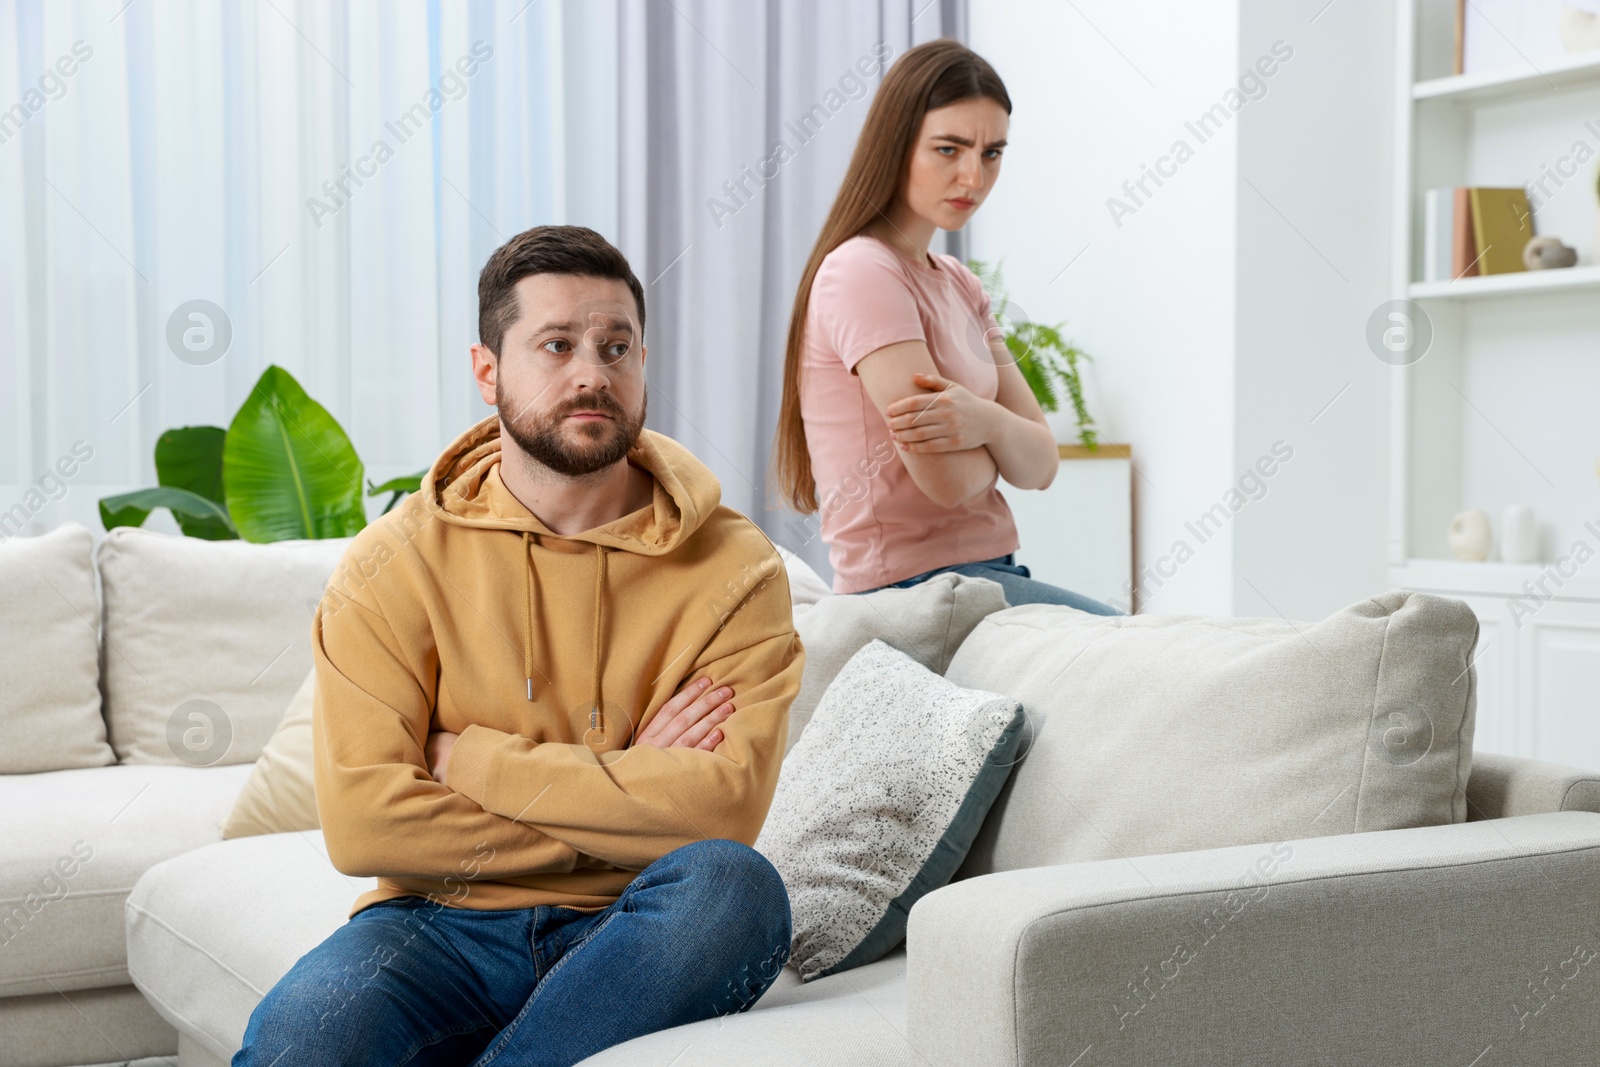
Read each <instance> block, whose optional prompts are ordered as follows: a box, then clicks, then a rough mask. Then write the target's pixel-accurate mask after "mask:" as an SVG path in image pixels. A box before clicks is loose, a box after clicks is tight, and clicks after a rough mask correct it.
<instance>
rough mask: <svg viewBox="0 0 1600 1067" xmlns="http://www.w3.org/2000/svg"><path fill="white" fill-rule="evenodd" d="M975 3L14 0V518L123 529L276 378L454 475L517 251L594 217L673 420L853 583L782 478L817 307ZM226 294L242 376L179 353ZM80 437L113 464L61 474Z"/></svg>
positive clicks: (6, 136) (4, 522)
mask: <svg viewBox="0 0 1600 1067" xmlns="http://www.w3.org/2000/svg"><path fill="white" fill-rule="evenodd" d="M965 12H966V0H764V2H763V0H464V2H458V3H457V2H450V0H415V2H412V0H404V2H402V0H227V2H221V0H160V2H156V0H48V2H45V0H0V423H3V427H4V428H3V429H0V537H4V536H9V535H10V534H13V533H17V532H37V531H42V530H45V529H48V528H50V527H52V526H54V525H55V524H56V523H58V522H60V521H63V520H65V519H75V520H77V521H80V522H82V523H84V525H86V526H88V527H89V528H90V529H92V530H95V531H97V532H98V531H99V529H100V526H99V518H98V512H97V510H96V502H97V500H98V499H99V498H100V497H101V496H104V495H108V494H110V493H115V492H120V491H123V490H127V489H132V488H137V487H139V486H143V485H151V484H154V481H155V471H154V464H153V461H152V451H153V448H154V444H155V440H156V438H157V437H158V436H159V435H160V434H161V433H162V432H163V431H164V430H166V429H168V428H171V427H176V426H186V425H195V424H213V425H223V426H225V425H226V424H227V422H228V420H229V419H231V417H232V415H233V413H234V411H236V410H237V408H238V406H239V404H240V403H241V402H242V401H243V400H244V398H245V396H246V395H247V393H248V391H249V389H250V387H251V385H252V384H254V382H255V380H256V379H257V377H259V375H260V374H261V372H262V370H263V369H265V368H266V366H267V365H268V364H272V363H277V364H279V365H281V366H283V367H285V368H286V369H288V370H289V371H290V372H291V373H292V374H294V375H295V377H296V378H297V379H299V381H300V382H301V384H302V385H304V386H305V388H306V390H307V391H308V392H309V393H310V394H311V395H312V396H313V397H314V398H316V399H317V400H318V401H320V402H321V403H322V404H323V405H325V406H326V407H327V408H328V409H329V410H330V411H331V412H332V413H333V415H334V416H335V417H336V418H337V419H338V420H339V421H340V423H341V424H342V425H343V426H344V428H345V430H346V432H348V433H349V435H350V437H351V440H352V441H353V442H354V444H355V447H356V450H357V452H358V453H359V454H360V456H361V458H362V460H363V461H364V462H365V464H366V466H367V473H368V476H369V477H370V478H372V479H373V480H375V481H378V482H381V481H383V480H385V479H387V478H389V477H392V476H394V475H397V474H402V473H408V472H410V471H414V470H417V469H419V468H421V467H422V466H424V465H426V464H427V463H428V462H430V461H431V460H432V459H433V458H434V457H435V456H436V455H437V454H438V452H439V450H440V449H441V448H442V447H443V446H444V445H445V444H446V443H447V442H448V441H449V440H450V439H451V438H452V437H454V436H455V435H456V434H457V433H459V432H460V431H461V430H462V429H464V428H465V427H466V426H467V425H469V424H470V423H471V422H473V421H474V420H476V419H478V418H481V417H483V415H485V414H487V413H488V411H489V409H488V408H487V407H486V406H485V405H484V404H483V403H482V401H481V400H480V399H479V398H478V396H477V393H476V390H475V389H474V387H473V386H472V382H471V378H470V375H469V373H468V367H469V356H468V352H467V348H468V346H469V345H470V344H471V343H472V342H473V341H474V340H476V338H477V321H476V320H477V273H478V270H479V269H480V268H481V267H482V265H483V262H484V260H485V259H486V258H487V257H488V255H489V253H490V252H491V251H493V250H494V248H496V247H497V246H498V245H500V244H501V243H502V242H503V241H505V240H506V239H507V238H508V237H510V236H511V235H513V234H515V233H518V232H519V231H521V230H524V229H526V228H528V227H530V226H534V225H538V224H540V223H549V222H572V223H581V224H583V225H588V226H593V227H594V228H595V229H597V230H599V231H600V232H601V233H603V234H605V235H606V236H607V237H609V238H610V239H611V240H612V241H613V242H615V243H616V244H617V245H618V246H619V247H621V248H622V249H623V251H624V252H625V253H626V254H627V255H628V257H629V259H630V261H631V262H632V264H633V267H634V270H635V272H636V273H637V274H638V275H639V277H640V279H641V280H642V281H643V282H644V284H645V286H646V291H647V299H648V302H649V323H648V328H647V337H646V341H647V343H648V344H649V346H650V359H649V361H648V363H647V373H648V377H649V380H650V388H651V405H650V415H649V423H648V424H649V426H650V427H651V428H652V429H655V430H659V431H660V432H662V433H666V434H668V435H670V436H672V437H674V438H676V439H678V440H680V441H682V442H683V443H684V444H686V445H687V446H688V447H689V448H690V449H692V450H693V451H694V452H695V453H696V454H697V455H699V456H700V457H701V458H702V459H704V460H705V462H706V463H707V464H708V465H709V466H711V468H712V469H713V470H714V471H715V472H716V474H717V476H718V478H719V479H720V480H721V482H722V488H723V500H724V502H725V503H727V504H729V505H730V506H732V507H735V508H738V509H739V510H741V511H743V512H745V513H746V514H748V515H750V516H751V517H752V518H754V519H755V520H756V521H757V522H759V523H761V525H762V526H763V528H765V529H766V530H767V532H768V534H769V536H771V537H772V538H773V540H775V541H777V542H779V543H780V544H784V545H787V546H790V547H794V548H795V549H797V550H798V551H800V552H801V554H802V555H803V556H805V558H807V559H808V560H809V561H810V562H812V564H813V565H814V566H816V567H817V568H818V569H819V570H820V571H821V572H822V573H823V574H824V576H827V575H828V574H830V573H831V571H830V569H829V568H828V566H827V563H826V559H827V552H826V546H825V545H823V544H822V543H821V541H820V539H819V538H817V536H816V529H817V526H816V522H815V517H814V516H813V517H810V519H809V520H805V519H802V518H800V517H796V516H794V515H793V513H790V512H786V511H784V510H782V509H781V508H778V507H777V506H776V501H777V499H778V494H777V492H776V487H771V488H770V489H769V487H768V486H767V484H766V472H767V469H768V456H769V454H770V448H771V444H772V438H773V430H774V427H775V425H776V415H777V410H778V400H779V396H780V390H781V384H782V383H781V374H782V369H783V342H784V336H785V331H786V330H787V326H788V315H789V309H790V306H791V303H792V301H793V299H794V289H795V286H796V284H797V283H798V280H799V275H800V272H801V270H802V268H803V266H804V263H805V259H806V256H807V255H808V254H809V252H810V249H811V245H812V243H813V242H814V241H815V239H816V235H817V232H818V230H819V229H820V227H821V224H822V220H823V217H824V215H825V214H826V212H827V209H828V206H829V204H830V203H831V201H832V198H833V196H834V193H835V191H836V190H837V188H838V186H839V183H840V181H841V179H842V176H843V173H844V168H845V164H846V162H847V160H848V158H849V154H850V152H851V150H852V147H853V145H854V142H855V138H856V135H857V133H858V131H859V130H860V126H861V122H862V120H863V119H864V117H865V115H866V110H867V106H868V102H869V100H870V97H871V93H872V92H873V91H875V89H876V86H877V83H878V81H879V80H880V79H881V76H882V75H881V70H882V68H883V65H884V63H883V61H884V60H887V61H888V62H892V61H893V59H894V58H896V57H898V56H899V55H900V54H901V53H903V52H904V51H905V50H906V49H907V48H909V47H910V46H912V45H913V44H917V43H920V42H922V41H925V40H930V39H933V38H935V37H941V36H954V37H958V38H960V37H963V36H964V35H965ZM80 42H81V43H80ZM85 53H87V58H83V59H79V58H78V57H79V56H80V55H82V54H85ZM865 68H871V69H872V70H873V73H872V74H870V75H869V76H867V77H862V75H861V73H860V71H861V70H862V69H865ZM69 69H70V71H71V72H70V73H64V72H65V71H67V70H69ZM469 72H470V73H469ZM430 94H436V95H433V96H431V97H430ZM13 105H15V106H13ZM5 109H10V110H9V111H7V110H5ZM808 115H809V116H810V118H809V120H808V121H805V122H803V120H805V118H806V116H808ZM802 125H803V126H804V130H803V131H802V130H801V129H800V128H801V126H802ZM779 140H782V141H784V142H785V143H786V145H787V146H788V149H789V154H788V155H787V156H786V158H783V160H782V162H781V165H778V166H777V167H776V171H775V173H774V172H773V166H772V165H771V164H770V163H767V164H766V169H767V170H768V172H769V173H772V174H773V176H772V177H770V178H769V179H767V180H765V181H763V182H759V183H758V182H755V181H752V180H751V179H750V178H749V176H748V175H749V174H750V172H751V171H753V170H755V169H757V168H758V167H761V166H762V165H763V163H764V161H769V160H771V159H772V158H773V152H774V147H775V143H776V142H777V141H779ZM380 145H381V148H380ZM730 183H731V184H730ZM741 185H742V186H743V188H742V190H739V187H740V186H741ZM730 189H734V190H739V191H736V192H730ZM718 204H720V205H721V206H720V207H718V206H717V205H718ZM730 209H731V210H730ZM950 250H951V251H959V246H951V247H950ZM197 300H203V301H208V302H210V303H211V304H214V305H216V306H217V307H219V308H221V309H222V311H223V313H224V314H225V316H226V322H227V324H228V325H229V326H230V327H231V334H232V336H231V341H230V344H229V347H228V349H227V352H226V354H225V355H223V356H222V357H221V358H218V359H215V360H213V361H210V362H206V361H204V359H195V358H191V359H190V360H188V361H186V360H185V359H183V358H180V357H179V355H178V354H177V351H176V349H175V346H174V345H173V344H171V343H170V342H169V339H168V332H169V323H170V322H171V321H172V320H173V318H174V315H175V313H178V312H181V311H182V310H183V309H184V306H185V305H186V304H188V303H189V302H191V301H197ZM178 317H179V318H180V319H182V320H183V321H182V322H180V323H179V327H180V331H181V328H182V326H183V325H185V324H186V323H188V322H189V321H191V320H188V319H186V318H184V316H183V315H182V314H180V315H178ZM178 347H182V346H178ZM213 351H214V350H213ZM77 442H83V443H84V446H86V447H87V448H89V449H92V452H93V458H92V459H90V460H89V461H88V462H86V463H83V464H82V465H81V466H79V467H77V469H76V470H75V471H74V473H73V474H72V475H71V476H70V477H63V476H62V475H61V474H60V473H59V471H60V469H61V468H59V467H58V466H57V464H58V461H60V460H61V459H62V457H69V456H71V454H72V449H73V447H74V445H75V443H77ZM80 455H81V450H80ZM69 466H71V464H69ZM769 503H771V504H772V505H773V506H771V507H769V506H768V505H769ZM375 508H376V502H375V504H374V510H375ZM150 523H151V524H152V525H159V526H161V527H162V528H166V529H175V527H173V526H172V524H171V522H170V520H169V519H168V518H167V516H166V514H165V513H164V512H158V513H157V514H156V515H154V516H152V517H151V519H150ZM19 524H20V525H22V529H21V530H20V531H19V528H18V527H19ZM29 527H31V529H30V528H29Z"/></svg>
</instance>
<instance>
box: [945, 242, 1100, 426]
mask: <svg viewBox="0 0 1600 1067" xmlns="http://www.w3.org/2000/svg"><path fill="white" fill-rule="evenodd" d="M1004 262H1005V261H1004V260H1002V261H1001V263H997V264H995V265H994V266H993V267H990V266H989V265H988V264H987V263H985V262H984V261H983V260H979V259H969V260H967V267H968V268H969V269H971V271H972V273H973V274H976V275H977V276H978V281H980V282H982V283H983V290H984V292H986V293H988V294H989V303H990V305H991V307H992V309H993V311H994V315H995V318H996V319H998V320H999V322H1000V327H1001V329H1003V330H1004V331H1005V342H1006V349H1007V350H1008V351H1010V353H1011V357H1012V358H1013V359H1014V360H1016V363H1017V369H1018V370H1019V371H1021V372H1022V377H1023V380H1024V381H1026V382H1027V383H1028V388H1029V389H1032V390H1033V395H1034V397H1035V398H1036V399H1037V400H1038V401H1039V406H1040V407H1041V408H1043V409H1044V410H1045V411H1058V410H1060V406H1061V403H1060V394H1059V393H1058V391H1057V385H1058V384H1059V386H1060V387H1061V388H1062V389H1064V390H1065V392H1066V395H1067V399H1068V400H1070V401H1071V402H1072V411H1073V414H1075V415H1076V416H1077V419H1078V440H1080V441H1082V442H1083V444H1084V446H1085V447H1086V448H1088V449H1089V450H1090V451H1091V452H1092V451H1096V450H1098V449H1099V447H1100V445H1099V437H1100V432H1099V431H1098V430H1096V429H1095V428H1094V419H1093V417H1091V416H1090V414H1089V409H1088V407H1087V406H1086V405H1085V404H1084V400H1083V378H1082V376H1081V375H1080V373H1079V370H1078V361H1079V360H1080V359H1087V360H1093V358H1094V357H1093V356H1091V355H1089V353H1087V352H1085V351H1084V350H1083V349H1081V348H1079V347H1078V346H1077V345H1075V344H1073V343H1072V342H1071V341H1068V340H1067V339H1066V338H1064V337H1062V336H1061V329H1062V327H1063V326H1065V325H1066V323H1064V322H1058V323H1056V324H1055V325H1054V326H1046V325H1045V324H1044V323H1042V322H1027V321H1025V320H1016V319H1013V318H1011V317H1010V316H1009V315H1007V314H1006V307H1007V305H1008V304H1009V303H1010V301H1009V298H1008V297H1007V295H1006V292H1005V289H1004V288H1003V285H1004V283H1003V281H1002V279H1001V275H1000V267H1001V264H1003V263H1004Z"/></svg>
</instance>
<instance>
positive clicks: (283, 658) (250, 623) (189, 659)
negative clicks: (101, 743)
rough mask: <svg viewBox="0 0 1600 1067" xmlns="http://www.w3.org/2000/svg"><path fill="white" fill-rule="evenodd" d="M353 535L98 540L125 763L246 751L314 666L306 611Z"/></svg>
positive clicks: (112, 693)
mask: <svg viewBox="0 0 1600 1067" xmlns="http://www.w3.org/2000/svg"><path fill="white" fill-rule="evenodd" d="M351 540H352V539H351V538H348V537H341V538H327V539H324V540H308V541H276V542H273V543H271V544H252V543H250V542H247V541H206V540H203V539H201V538H196V537H180V536H175V535H171V534H163V533H156V532H154V531H151V530H144V529H139V528H137V527H118V528H117V529H115V530H112V531H111V532H110V533H108V534H107V535H106V537H105V540H104V541H102V542H101V543H100V553H99V565H100V580H101V584H102V589H103V598H104V601H105V645H106V649H105V695H106V721H107V723H108V724H109V726H110V730H111V744H112V746H113V747H114V748H115V749H116V751H117V755H118V756H119V757H120V758H121V759H122V760H123V761H124V762H127V763H188V764H191V765H193V766H200V767H204V766H211V765H213V764H224V763H249V762H251V761H252V760H254V759H255V758H256V757H258V756H260V755H261V750H262V748H263V747H264V746H265V745H266V743H267V740H268V739H269V738H270V737H271V736H272V733H273V731H274V730H275V729H277V726H278V723H279V721H280V720H281V719H282V718H283V713H284V709H285V708H287V707H288V706H289V701H290V699H291V698H292V697H293V696H294V694H295V690H297V689H298V688H299V687H300V685H301V683H302V682H304V681H305V677H306V673H307V672H308V671H310V670H311V618H312V615H313V614H314V613H315V611H316V607H317V602H318V601H319V600H320V599H321V597H322V589H323V586H324V585H325V584H326V583H327V580H328V577H329V575H331V574H332V573H333V569H334V567H335V566H337V564H338V563H339V560H340V558H341V557H342V556H343V555H344V552H345V549H346V548H348V547H349V545H350V541H351Z"/></svg>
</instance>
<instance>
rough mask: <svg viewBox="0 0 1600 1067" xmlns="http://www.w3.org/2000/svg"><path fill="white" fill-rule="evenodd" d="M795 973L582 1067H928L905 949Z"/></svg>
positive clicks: (601, 1054)
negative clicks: (739, 1005) (711, 1015)
mask: <svg viewBox="0 0 1600 1067" xmlns="http://www.w3.org/2000/svg"><path fill="white" fill-rule="evenodd" d="M792 975H794V969H793V968H792V967H785V968H784V969H783V973H782V974H780V975H779V976H778V980H777V981H776V982H775V983H773V985H772V988H770V989H768V990H767V992H766V994H765V995H764V996H762V998H761V999H760V1000H758V1001H756V1003H755V1006H754V1007H752V1008H751V1009H750V1010H749V1011H747V1012H745V1013H743V1014H741V1015H733V1016H728V1017H726V1018H721V1019H706V1020H704V1021H702V1022H698V1023H690V1024H688V1025H687V1026H674V1027H672V1028H671V1029H668V1030H658V1031H656V1032H655V1033H653V1034H645V1035H643V1036H642V1037H636V1038H634V1039H633V1040H632V1041H624V1042H623V1043H622V1044H620V1045H613V1046H612V1047H611V1048H608V1049H606V1050H604V1051H603V1052H597V1053H595V1054H594V1055H593V1056H590V1057H589V1058H587V1059H585V1060H583V1061H582V1063H581V1064H580V1065H579V1067H690V1065H692V1067H750V1065H752V1064H759V1065H760V1067H818V1065H834V1067H840V1065H844V1064H849V1065H851V1067H928V1061H927V1059H926V1058H924V1057H923V1056H921V1055H919V1054H917V1053H916V1052H915V1051H914V1050H913V1049H912V1047H911V1043H910V1042H909V1041H908V1040H906V949H905V946H904V945H901V946H900V947H899V948H897V949H895V950H894V951H893V952H891V953H889V955H887V956H885V957H884V958H883V959H881V960H879V961H878V962H876V963H869V964H867V965H866V966H865V967H858V968H856V969H855V970H853V971H850V972H849V973H847V974H835V975H831V976H829V977H827V978H819V979H817V980H816V981H814V982H807V983H805V984H804V985H802V984H800V981H799V979H798V978H792V979H791V976H792ZM1062 1062H1063V1063H1065V1062H1066V1061H1065V1060H1063V1061H1062ZM1080 1067H1083V1065H1080Z"/></svg>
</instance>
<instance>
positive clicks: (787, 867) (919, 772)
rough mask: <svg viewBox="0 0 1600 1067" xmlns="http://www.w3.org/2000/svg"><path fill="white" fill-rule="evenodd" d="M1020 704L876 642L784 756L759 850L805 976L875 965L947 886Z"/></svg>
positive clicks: (984, 807)
mask: <svg viewBox="0 0 1600 1067" xmlns="http://www.w3.org/2000/svg"><path fill="white" fill-rule="evenodd" d="M1022 727H1023V714H1022V706H1021V705H1020V704H1018V703H1017V702H1016V701H1015V700H1012V699H1011V698H1010V697H1008V696H1005V695H1004V694H1001V693H991V692H983V691H981V690H972V689H962V688H961V687H960V686H956V685H952V684H951V683H950V682H948V681H946V680H945V679H943V678H941V677H939V676H938V675H937V674H934V673H933V672H932V671H930V670H928V669H927V668H926V667H924V666H922V665H921V664H920V663H918V662H917V661H916V660H914V659H912V658H911V657H910V656H907V655H906V654H905V653H904V652H901V651H899V650H898V649H895V648H893V647H891V646H890V645H888V644H885V643H884V642H883V641H882V640H881V639H878V638H874V639H873V640H872V641H871V642H869V643H868V644H867V646H866V647H865V648H863V649H862V650H861V651H859V652H857V653H856V654H855V655H854V656H852V657H850V662H848V663H846V664H845V665H844V669H843V670H841V671H840V672H839V674H838V675H837V676H836V677H835V678H834V680H833V684H832V685H830V686H828V691H827V692H826V693H825V694H823V697H822V702H821V703H820V704H818V705H817V710H816V714H815V715H813V716H812V719H811V724H810V726H809V727H807V729H806V734H805V736H804V737H802V738H801V739H800V743H799V744H797V745H795V747H794V750H793V751H792V752H790V753H789V755H788V756H787V757H786V758H785V759H784V761H783V768H782V771H781V773H780V774H779V776H778V788H777V792H776V793H775V794H774V796H773V798H772V806H771V808H770V810H769V812H768V815H767V821H766V824H765V825H764V826H763V827H762V828H761V833H760V835H759V836H758V837H757V839H756V843H755V848H756V851H758V852H760V853H761V854H762V855H764V856H766V857H767V859H768V860H770V861H771V862H772V865H773V866H774V867H776V868H777V870H778V873H779V874H780V875H782V877H783V883H784V885H785V886H786V887H787V888H788V890H789V905H790V909H791V911H792V913H793V920H794V921H793V926H794V943H793V949H792V954H791V957H790V961H789V962H790V963H792V964H793V965H794V966H795V967H797V968H798V969H799V971H800V976H801V977H802V978H804V979H805V980H806V981H808V982H810V981H814V980H816V979H818V978H822V977H826V976H827V975H830V974H834V973H837V972H839V971H847V970H851V969H853V968H856V967H860V966H862V965H863V964H867V963H871V962H873V961H874V960H877V959H880V958H882V957H883V955H884V954H885V953H887V952H889V951H890V950H891V949H893V948H894V947H895V946H897V945H899V944H901V943H902V942H904V940H905V934H906V917H907V915H908V914H909V913H910V911H911V907H912V905H913V904H915V903H916V902H917V901H918V900H920V899H922V898H923V897H924V896H926V895H927V894H928V893H930V892H932V891H933V890H935V889H938V888H939V887H940V886H942V885H944V884H945V883H947V882H948V881H949V880H950V876H951V875H953V874H954V873H955V871H956V868H957V867H958V866H960V864H961V860H962V859H963V858H964V857H965V856H966V854H967V849H968V848H969V847H970V846H971V844H972V839H973V838H974V837H976V836H977V834H978V828H979V826H981V825H982V823H983V817H984V816H985V815H986V814H988V811H989V806H990V805H991V804H993V803H994V798H995V795H996V794H997V793H999V792H1000V787H1001V786H1002V785H1004V784H1005V780H1006V776H1007V775H1008V774H1010V772H1011V765H1012V763H1013V762H1015V760H1016V755H1017V746H1018V744H1019V743H1020V742H1021V740H1022Z"/></svg>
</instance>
